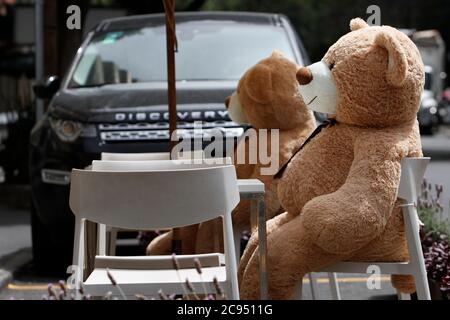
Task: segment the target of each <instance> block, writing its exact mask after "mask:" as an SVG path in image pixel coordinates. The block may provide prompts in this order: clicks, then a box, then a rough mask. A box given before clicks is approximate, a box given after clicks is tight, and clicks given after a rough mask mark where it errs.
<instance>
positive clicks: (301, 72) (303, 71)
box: [297, 67, 313, 86]
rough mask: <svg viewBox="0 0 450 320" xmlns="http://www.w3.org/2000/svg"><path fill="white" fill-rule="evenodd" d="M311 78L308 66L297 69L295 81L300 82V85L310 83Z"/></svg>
mask: <svg viewBox="0 0 450 320" xmlns="http://www.w3.org/2000/svg"><path fill="white" fill-rule="evenodd" d="M312 80H313V75H312V73H311V70H309V69H308V68H305V67H303V68H300V69H298V71H297V81H298V83H300V85H302V86H304V85H307V84H308V83H310V82H311V81H312Z"/></svg>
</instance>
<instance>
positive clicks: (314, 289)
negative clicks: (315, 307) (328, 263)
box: [308, 272, 318, 300]
mask: <svg viewBox="0 0 450 320" xmlns="http://www.w3.org/2000/svg"><path fill="white" fill-rule="evenodd" d="M308 279H309V285H310V287H311V296H312V299H313V300H317V296H316V294H317V292H318V291H317V283H316V276H315V274H313V273H312V272H310V273H308Z"/></svg>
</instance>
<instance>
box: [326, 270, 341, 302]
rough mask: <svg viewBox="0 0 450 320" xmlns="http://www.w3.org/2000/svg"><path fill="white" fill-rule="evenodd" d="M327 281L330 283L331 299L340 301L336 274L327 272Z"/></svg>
mask: <svg viewBox="0 0 450 320" xmlns="http://www.w3.org/2000/svg"><path fill="white" fill-rule="evenodd" d="M328 279H329V281H330V290H331V298H332V299H333V300H341V292H340V291H339V283H338V279H337V274H336V273H334V272H329V273H328Z"/></svg>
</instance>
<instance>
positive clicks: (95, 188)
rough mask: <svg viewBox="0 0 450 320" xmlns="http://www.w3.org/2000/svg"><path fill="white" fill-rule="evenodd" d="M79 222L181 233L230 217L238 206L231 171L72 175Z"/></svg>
mask: <svg viewBox="0 0 450 320" xmlns="http://www.w3.org/2000/svg"><path fill="white" fill-rule="evenodd" d="M71 181H72V183H71V187H70V208H71V209H72V211H73V212H74V214H75V216H76V218H77V219H87V220H90V221H93V222H97V223H101V224H105V225H109V226H112V227H118V228H125V229H139V230H145V229H165V228H173V227H181V226H186V225H191V224H196V223H200V222H203V221H206V220H211V219H214V218H216V217H219V216H222V215H231V210H233V209H234V207H236V205H237V204H238V202H239V191H238V187H237V178H236V170H235V168H234V166H232V165H223V166H218V165H215V166H207V165H204V166H203V168H192V167H189V168H187V169H185V170H180V169H178V170H162V171H130V172H111V171H90V170H76V169H74V170H73V171H72V180H71Z"/></svg>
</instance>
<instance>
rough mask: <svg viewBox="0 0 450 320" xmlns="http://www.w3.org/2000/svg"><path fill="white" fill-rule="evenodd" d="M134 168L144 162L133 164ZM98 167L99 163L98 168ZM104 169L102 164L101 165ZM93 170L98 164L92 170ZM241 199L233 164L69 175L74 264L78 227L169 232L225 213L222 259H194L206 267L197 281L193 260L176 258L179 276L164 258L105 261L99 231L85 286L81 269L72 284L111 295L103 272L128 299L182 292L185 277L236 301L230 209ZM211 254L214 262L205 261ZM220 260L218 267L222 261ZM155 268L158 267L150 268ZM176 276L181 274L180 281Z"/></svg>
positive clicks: (81, 255) (81, 258)
mask: <svg viewBox="0 0 450 320" xmlns="http://www.w3.org/2000/svg"><path fill="white" fill-rule="evenodd" d="M132 163H133V165H135V164H137V163H141V165H142V164H143V162H132ZM98 165H100V164H99V163H97V166H98ZM101 165H102V166H103V169H105V165H106V164H105V163H103V164H101ZM97 168H98V167H97ZM238 202H239V193H238V187H237V179H236V171H235V168H234V166H232V165H207V164H203V165H202V166H199V167H196V168H192V167H189V168H185V169H180V168H179V169H178V170H170V169H161V170H153V171H151V170H143V171H142V170H141V171H122V172H117V171H116V172H114V171H96V163H94V164H93V168H92V170H75V169H74V170H73V171H72V183H71V190H70V207H71V209H72V211H73V212H74V214H75V218H76V224H75V240H74V257H73V264H74V265H75V266H84V263H85V252H84V251H85V250H84V246H85V243H84V222H85V220H88V221H93V222H95V223H98V224H100V225H107V226H112V227H117V228H123V229H138V230H151V229H167V228H173V227H182V226H185V225H190V224H196V223H200V222H203V221H207V220H211V219H214V218H217V217H220V216H223V225H224V229H223V230H224V239H225V241H224V242H225V254H224V255H222V254H214V255H206V256H205V255H196V256H195V257H198V258H199V259H200V260H203V261H204V262H205V266H204V268H203V273H202V276H201V277H200V276H199V275H198V274H197V272H196V270H195V268H193V260H192V259H193V257H194V256H187V257H186V256H184V257H183V256H180V257H179V260H180V261H181V260H183V263H184V266H186V267H187V268H183V269H181V270H180V271H179V273H177V271H175V270H173V268H172V262H171V257H170V256H153V257H146V256H144V257H107V258H106V257H105V253H106V250H105V245H104V244H105V241H106V239H105V232H104V231H103V232H100V234H99V240H98V241H99V245H98V248H99V249H98V253H99V255H100V256H97V257H96V263H95V264H96V265H95V269H94V271H93V272H92V273H91V274H90V275H89V276H88V277H87V279H86V280H85V281H82V280H83V279H84V272H83V268H80V270H79V272H77V273H76V274H75V277H76V278H75V283H76V286H79V285H80V284H82V285H83V288H84V290H85V291H86V292H87V293H89V294H91V295H93V296H103V295H104V294H105V293H106V292H108V291H112V292H115V291H114V290H115V288H114V287H113V286H112V284H111V282H110V280H109V279H108V276H107V272H106V268H107V267H108V268H110V271H111V274H112V275H113V277H114V278H115V280H116V281H117V284H118V285H119V286H120V287H121V289H122V290H123V291H124V293H125V295H127V296H134V295H135V294H145V295H153V294H157V293H158V291H159V290H160V289H161V290H163V291H164V292H165V293H168V294H169V293H175V294H182V293H184V288H183V283H184V281H185V280H186V278H188V279H189V281H190V282H191V283H192V284H193V285H194V286H195V287H196V288H197V289H198V293H202V291H203V290H200V288H202V287H200V286H199V284H200V283H201V282H203V283H205V285H206V289H207V291H208V292H209V293H215V292H216V289H215V287H214V285H213V278H214V277H216V278H217V280H218V282H219V284H221V285H223V286H225V287H224V291H225V292H227V295H228V298H231V299H239V292H238V283H237V273H236V268H237V266H236V256H235V252H234V247H233V245H234V243H233V242H234V241H233V227H232V222H231V211H232V210H233V209H234V207H235V206H236V205H237V204H238ZM211 257H212V258H211ZM223 262H224V264H223ZM155 268H156V269H155ZM179 275H180V277H179Z"/></svg>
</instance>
